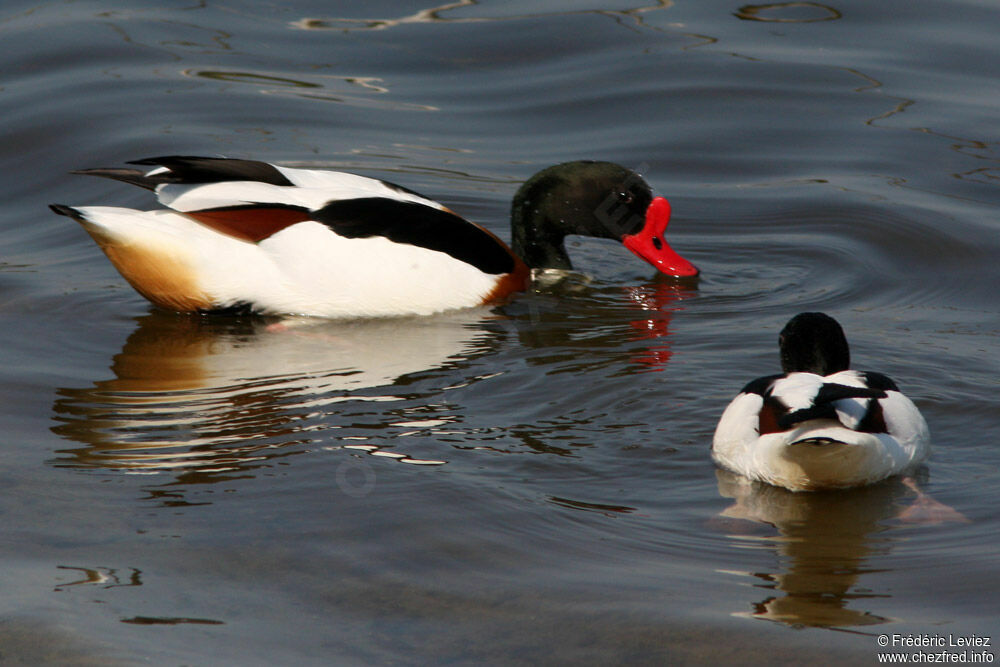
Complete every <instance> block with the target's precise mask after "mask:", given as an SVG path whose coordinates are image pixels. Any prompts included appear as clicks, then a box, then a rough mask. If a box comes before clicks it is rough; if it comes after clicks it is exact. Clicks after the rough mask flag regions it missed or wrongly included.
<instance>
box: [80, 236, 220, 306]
mask: <svg viewBox="0 0 1000 667" xmlns="http://www.w3.org/2000/svg"><path fill="white" fill-rule="evenodd" d="M85 228H86V229H87V231H89V232H91V236H92V237H94V240H95V241H97V244H98V245H99V246H100V247H101V250H103V251H104V254H105V255H107V256H108V259H110V260H111V263H112V264H114V266H115V268H116V269H118V272H119V273H120V274H122V277H123V278H125V280H127V281H128V282H129V284H130V285H132V287H134V288H135V291H137V292H138V293H139V294H141V295H143V296H144V297H146V298H147V299H149V300H150V301H152V302H153V303H154V304H156V305H157V306H160V307H161V308H166V309H168V310H175V311H180V312H194V311H196V310H199V309H209V308H212V307H213V306H214V303H213V302H212V298H211V297H210V296H209V295H208V294H206V293H205V292H204V291H203V290H202V289H201V287H200V286H199V284H198V281H197V279H196V278H195V275H194V272H193V271H192V270H191V267H190V266H188V265H187V263H186V262H184V261H182V260H181V259H180V258H179V257H177V256H176V255H174V254H172V253H170V252H166V251H163V250H158V249H156V248H152V247H149V246H144V245H138V244H129V243H121V242H120V241H117V240H115V239H110V238H108V237H106V236H103V235H101V234H99V233H94V232H93V231H91V228H90V227H85Z"/></svg>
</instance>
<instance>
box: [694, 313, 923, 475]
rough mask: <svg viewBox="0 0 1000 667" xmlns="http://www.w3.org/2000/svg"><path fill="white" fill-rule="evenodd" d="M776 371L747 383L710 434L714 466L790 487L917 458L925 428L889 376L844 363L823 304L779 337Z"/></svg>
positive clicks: (906, 468) (846, 352) (843, 342)
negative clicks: (712, 434)
mask: <svg viewBox="0 0 1000 667" xmlns="http://www.w3.org/2000/svg"><path fill="white" fill-rule="evenodd" d="M778 340H779V348H780V354H781V368H782V371H784V372H783V373H781V374H776V375H768V376H765V377H761V378H757V379H756V380H753V381H751V382H749V383H748V384H747V385H746V386H745V387H743V389H742V390H741V391H740V393H739V394H738V395H737V396H736V398H734V399H733V400H732V401H731V402H730V403H729V405H728V406H727V407H726V409H725V410H724V411H723V413H722V417H721V418H720V419H719V423H718V426H717V427H716V429H715V435H714V437H713V439H712V458H713V459H714V461H715V462H716V464H718V465H719V466H720V467H722V468H724V469H727V470H729V471H731V472H734V473H737V474H740V475H743V476H744V477H747V478H749V479H751V480H757V481H760V482H765V483H767V484H771V485H773V486H779V487H784V488H786V489H788V490H790V491H818V490H826V489H845V488H851V487H857V486H864V485H868V484H874V483H876V482H879V481H882V480H884V479H887V478H889V477H892V476H896V475H903V474H906V473H908V472H910V471H912V470H913V469H915V468H916V467H918V466H919V465H920V464H921V463H922V462H923V461H924V460H925V459H926V458H927V456H928V455H929V453H930V431H929V430H928V427H927V422H926V421H925V420H924V418H923V416H922V415H921V414H920V411H919V410H918V409H917V407H916V405H914V403H913V402H912V401H911V400H910V399H909V398H907V397H906V396H905V395H904V394H903V393H902V392H901V391H900V390H899V387H898V386H897V385H896V383H895V382H894V381H893V380H892V379H891V378H889V377H888V376H886V375H883V374H881V373H876V372H871V371H858V370H851V369H850V349H849V347H848V343H847V338H846V336H845V335H844V330H843V328H842V327H841V326H840V323H839V322H837V320H835V319H834V318H833V317H830V316H829V315H827V314H825V313H819V312H806V313H799V314H798V315H796V316H794V317H793V318H792V319H791V320H789V322H788V323H787V324H786V325H785V327H784V328H783V329H782V330H781V334H780V336H779V339H778Z"/></svg>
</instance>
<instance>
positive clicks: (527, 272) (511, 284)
mask: <svg viewBox="0 0 1000 667" xmlns="http://www.w3.org/2000/svg"><path fill="white" fill-rule="evenodd" d="M476 226H477V227H479V228H480V229H481V230H483V231H484V232H486V233H487V234H489V235H490V236H492V237H493V240H494V241H496V242H497V243H498V244H500V245H501V246H503V249H504V250H506V251H507V253H508V254H509V255H510V256H511V258H512V259H513V260H514V270H513V271H511V272H510V273H505V274H503V275H502V276H500V278H499V279H498V280H497V282H496V285H494V286H493V289H492V290H490V292H489V294H487V295H486V296H484V297H483V300H482V301H481V302H480V303H481V305H484V306H485V305H489V304H491V303H500V302H502V301H503V300H505V299H506V298H507V297H508V296H510V295H511V294H513V293H514V292H523V291H524V290H526V289H528V285H530V284H531V269H529V268H528V265H527V264H525V263H524V262H523V261H522V260H521V258H520V257H518V256H517V255H515V254H514V251H513V250H511V249H510V248H509V247H508V246H507V244H506V243H504V242H503V241H502V240H501V239H500V237H498V236H497V235H496V234H494V233H493V232H491V231H490V230H488V229H486V228H485V227H483V226H481V225H476Z"/></svg>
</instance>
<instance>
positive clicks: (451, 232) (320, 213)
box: [51, 156, 698, 317]
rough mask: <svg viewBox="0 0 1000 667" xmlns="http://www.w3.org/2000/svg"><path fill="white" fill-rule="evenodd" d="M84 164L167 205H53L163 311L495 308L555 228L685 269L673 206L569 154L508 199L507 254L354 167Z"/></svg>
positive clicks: (546, 261) (183, 159) (546, 249)
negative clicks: (672, 237) (674, 239)
mask: <svg viewBox="0 0 1000 667" xmlns="http://www.w3.org/2000/svg"><path fill="white" fill-rule="evenodd" d="M130 164H135V165H139V166H143V167H152V169H150V170H149V171H142V170H140V169H133V168H125V169H85V170H81V171H76V172H73V173H80V174H90V175H94V176H103V177H106V178H111V179H115V180H118V181H123V182H125V183H131V184H133V185H138V186H141V187H143V188H146V189H149V190H152V191H154V192H155V193H156V196H157V198H158V199H159V201H160V203H161V204H163V205H164V206H166V207H167V208H166V209H161V210H155V211H137V210H134V209H127V208H117V207H107V206H73V207H71V206H64V205H60V204H54V205H52V206H51V208H52V210H53V211H55V212H56V213H59V214H61V215H66V216H69V217H71V218H73V219H75V220H77V221H78V222H80V223H81V224H82V225H83V227H84V229H86V231H87V232H89V233H90V235H91V236H92V237H93V238H94V240H95V241H97V243H98V245H99V246H100V247H101V249H102V250H103V251H104V253H105V254H106V255H107V256H108V258H109V259H110V260H111V263H112V264H114V266H115V268H117V269H118V271H119V272H120V273H121V274H122V276H123V277H124V278H125V279H126V280H127V281H128V282H129V283H130V284H131V285H132V286H133V287H134V288H135V289H136V290H137V291H138V292H139V293H140V294H142V295H143V296H144V297H146V298H147V299H149V300H150V301H151V302H153V303H154V304H156V305H157V306H160V307H162V308H166V309H169V310H175V311H187V312H211V311H249V312H256V313H261V314H301V315H314V316H321V317H376V316H387V315H423V314H430V313H434V312H439V311H443V310H448V309H453V308H463V307H468V306H475V305H480V304H493V303H498V302H503V301H504V300H505V299H507V298H508V297H509V296H510V295H511V294H512V293H514V292H518V291H522V290H524V289H526V288H527V287H528V285H529V282H530V279H531V269H545V268H552V269H570V268H571V264H570V260H569V256H568V255H567V253H566V249H565V247H564V238H565V236H566V235H568V234H579V235H586V236H596V237H603V238H615V239H619V240H621V241H623V242H624V243H625V244H626V245H627V247H628V248H629V249H630V250H631V251H632V252H633V253H635V254H636V255H638V256H640V257H642V258H643V259H645V260H646V261H648V262H649V263H650V264H652V265H653V266H655V267H656V268H657V269H659V270H660V271H661V272H664V273H668V274H671V275H676V276H692V275H697V273H698V270H697V269H696V268H695V267H694V266H693V265H692V264H691V263H690V262H687V261H686V260H684V259H683V258H682V257H680V256H679V255H677V253H675V252H674V251H673V250H672V249H671V248H670V246H669V245H668V244H667V243H666V242H665V241H664V240H663V238H662V234H663V230H664V229H665V228H666V225H667V222H668V220H669V217H670V206H669V204H668V203H667V202H666V200H665V199H663V198H656V199H655V200H654V199H653V196H652V193H651V191H650V189H649V186H648V185H647V184H646V182H645V181H644V180H643V179H642V178H641V177H640V176H639V175H638V174H636V173H634V172H632V171H631V170H628V169H625V168H623V167H621V166H619V165H616V164H613V163H610V162H596V161H580V162H568V163H564V164H559V165H555V166H553V167H549V168H548V169H544V170H543V171H541V172H539V173H538V174H536V175H535V176H533V177H532V178H531V179H529V180H528V181H527V182H525V183H524V185H523V186H522V187H521V188H520V189H519V190H518V192H517V194H516V195H515V197H514V201H513V204H512V208H511V227H512V239H513V249H511V248H509V247H508V246H507V245H506V244H505V243H504V242H503V241H501V240H500V239H499V238H497V237H496V236H495V235H493V234H492V233H490V232H489V231H487V230H486V229H484V228H482V227H480V226H479V225H476V224H474V223H471V222H469V221H467V220H465V219H463V218H461V217H459V216H458V215H457V214H455V213H453V212H452V211H450V210H449V209H447V208H446V207H444V206H442V205H441V204H439V203H437V202H435V201H432V200H430V199H427V198H426V197H423V196H421V195H419V194H417V193H416V192H413V191H412V190H408V189H406V188H404V187H401V186H398V185H394V184H392V183H388V182H386V181H381V180H377V179H373V178H366V177H363V176H358V175H355V174H349V173H343V172H336V171H326V170H313V169H295V168H290V167H282V166H278V165H273V164H268V163H266V162H258V161H253V160H239V159H228V158H216V157H190V156H168V157H158V158H150V159H145V160H137V161H135V162H132V163H130Z"/></svg>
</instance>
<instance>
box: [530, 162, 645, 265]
mask: <svg viewBox="0 0 1000 667" xmlns="http://www.w3.org/2000/svg"><path fill="white" fill-rule="evenodd" d="M652 200H653V195H652V192H651V191H650V189H649V186H648V185H647V184H646V181H644V180H643V179H642V177H641V176H639V174H637V173H635V172H634V171H632V170H630V169H626V168H625V167H622V166H619V165H617V164H614V163H612V162H594V161H578V162H565V163H563V164H557V165H555V166H553V167H549V168H547V169H543V170H542V171H540V172H538V173H537V174H535V175H534V176H532V177H531V178H530V179H528V180H527V181H526V182H525V183H524V185H522V186H521V188H520V189H519V190H518V191H517V194H515V195H514V202H513V205H512V207H511V235H512V239H513V249H514V252H515V253H516V254H517V255H518V256H519V257H521V258H522V259H523V260H524V261H525V263H526V264H527V265H528V266H530V267H532V268H554V269H570V268H572V265H571V263H570V260H569V256H568V255H567V254H566V248H565V247H564V239H565V237H566V236H567V235H569V234H578V235H581V236H595V237H597V238H607V239H615V240H621V239H622V237H623V236H625V235H626V234H635V233H636V232H638V231H639V230H641V229H642V226H643V224H644V222H645V215H646V209H647V208H649V204H650V202H651V201H652Z"/></svg>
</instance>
